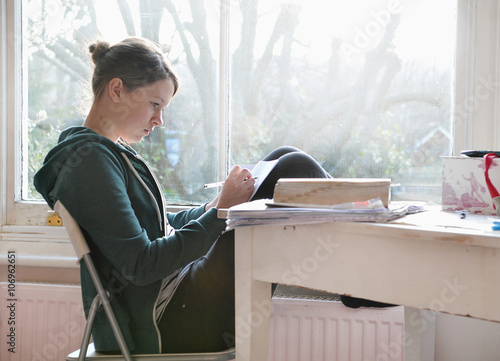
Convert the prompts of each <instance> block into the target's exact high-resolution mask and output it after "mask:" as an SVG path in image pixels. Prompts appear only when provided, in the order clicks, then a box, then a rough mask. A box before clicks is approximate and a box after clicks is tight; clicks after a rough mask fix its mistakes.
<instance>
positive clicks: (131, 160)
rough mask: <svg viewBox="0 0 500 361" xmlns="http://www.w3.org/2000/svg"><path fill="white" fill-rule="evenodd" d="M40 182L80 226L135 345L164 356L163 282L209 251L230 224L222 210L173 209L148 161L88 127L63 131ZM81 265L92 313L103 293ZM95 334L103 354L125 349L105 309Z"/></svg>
mask: <svg viewBox="0 0 500 361" xmlns="http://www.w3.org/2000/svg"><path fill="white" fill-rule="evenodd" d="M34 183H35V187H36V189H37V190H38V192H40V193H41V194H42V196H43V197H44V198H45V200H46V201H47V203H48V205H49V206H50V207H51V208H53V207H54V203H55V202H56V201H57V200H60V201H61V203H62V204H63V205H64V206H65V207H66V208H67V209H68V211H69V213H70V214H71V215H72V216H73V218H74V219H75V220H76V222H77V223H78V224H79V225H80V228H81V229H82V232H83V234H84V235H85V238H86V240H87V242H88V244H89V247H90V249H91V255H92V258H93V260H94V263H95V265H96V268H97V270H98V272H99V274H100V277H101V279H102V281H103V283H104V286H105V288H106V289H108V290H109V291H110V292H111V293H112V294H113V295H114V296H113V298H112V306H113V309H114V311H115V314H116V316H117V319H118V322H119V324H120V327H121V329H122V332H123V333H124V335H125V338H126V341H127V344H128V346H129V348H130V350H132V352H134V353H160V352H161V337H160V334H159V331H158V328H157V325H156V315H155V313H156V311H155V306H156V303H157V298H158V294H159V291H160V286H161V284H162V280H163V279H165V278H167V277H169V276H170V275H173V274H175V273H176V272H178V271H179V270H181V269H183V268H185V267H186V266H188V265H189V264H190V263H191V262H192V261H194V260H196V259H198V258H200V257H202V256H203V255H205V254H206V253H207V251H208V250H209V249H210V247H211V246H212V245H213V243H214V242H215V240H216V239H217V238H218V236H219V235H220V234H221V233H222V232H223V230H224V228H225V221H224V220H222V219H218V218H217V210H216V209H211V210H209V211H207V212H205V209H204V206H201V207H197V208H193V209H190V210H187V211H183V212H179V213H175V214H171V213H167V212H166V211H165V204H164V200H163V194H162V192H161V189H160V187H159V186H158V183H157V181H156V178H155V177H154V175H153V173H152V171H151V170H150V168H149V167H148V166H147V164H146V162H145V161H144V160H142V158H140V156H138V154H137V153H136V152H135V151H134V150H133V149H132V148H130V147H129V146H127V145H122V144H119V143H114V142H112V141H111V140H109V139H107V138H105V137H103V136H101V135H99V134H97V133H96V132H94V131H93V130H91V129H89V128H85V127H72V128H69V129H66V130H64V131H63V132H62V133H61V136H60V138H59V141H58V144H57V145H56V146H55V147H54V148H53V149H52V150H51V151H50V152H49V153H48V154H47V157H46V158H45V161H44V164H43V167H42V168H41V169H40V170H39V171H38V172H37V174H36V175H35V179H34ZM173 229H175V231H173ZM80 269H81V286H82V297H83V305H84V309H85V313H86V315H88V310H89V308H90V305H91V303H92V300H93V299H94V297H95V295H96V290H95V288H94V286H93V284H92V281H91V279H90V275H89V274H88V271H87V268H86V267H85V265H84V264H83V263H82V264H81V267H80ZM92 335H93V340H94V344H95V347H96V349H97V350H98V351H112V350H119V347H118V344H117V343H116V341H115V339H114V336H113V332H112V330H111V327H110V325H109V322H108V320H107V318H106V315H105V314H104V311H102V310H101V311H99V312H98V314H97V316H96V320H95V323H94V327H93V333H92Z"/></svg>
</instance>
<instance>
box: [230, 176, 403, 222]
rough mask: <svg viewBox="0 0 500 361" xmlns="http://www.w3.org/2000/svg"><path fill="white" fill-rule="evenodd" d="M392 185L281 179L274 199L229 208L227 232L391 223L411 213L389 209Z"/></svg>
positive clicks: (386, 181)
mask: <svg viewBox="0 0 500 361" xmlns="http://www.w3.org/2000/svg"><path fill="white" fill-rule="evenodd" d="M390 183H391V182H390V179H345V178H344V179H280V180H279V181H278V183H277V184H276V187H275V191H274V199H272V200H270V199H267V200H266V199H265V200H258V201H253V202H249V203H244V204H241V205H238V206H235V207H231V208H229V211H228V213H227V229H228V230H229V229H234V228H236V227H241V226H252V225H264V224H278V225H291V224H305V223H321V222H331V221H342V222H379V223H383V222H387V221H389V220H391V219H394V218H397V217H400V216H402V215H405V214H406V213H407V211H408V207H407V206H406V205H400V206H398V207H391V208H389V207H388V206H389V202H390Z"/></svg>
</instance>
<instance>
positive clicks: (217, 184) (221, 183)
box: [203, 182, 224, 189]
mask: <svg viewBox="0 0 500 361" xmlns="http://www.w3.org/2000/svg"><path fill="white" fill-rule="evenodd" d="M223 185H224V182H214V183H207V184H205V185H204V186H203V187H204V188H205V189H207V188H215V187H222V186H223Z"/></svg>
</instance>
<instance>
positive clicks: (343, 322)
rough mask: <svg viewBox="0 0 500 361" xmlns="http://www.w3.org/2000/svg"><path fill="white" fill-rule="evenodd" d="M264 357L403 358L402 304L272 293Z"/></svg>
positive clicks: (307, 360)
mask: <svg viewBox="0 0 500 361" xmlns="http://www.w3.org/2000/svg"><path fill="white" fill-rule="evenodd" d="M271 312H272V313H271V330H270V345H269V361H403V360H404V333H403V332H404V307H391V308H385V309H377V308H359V309H350V308H347V307H345V306H344V305H342V303H340V302H333V301H316V300H300V299H299V300H298V299H285V298H275V299H273V303H272V311H271Z"/></svg>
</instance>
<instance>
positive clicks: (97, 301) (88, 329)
mask: <svg viewBox="0 0 500 361" xmlns="http://www.w3.org/2000/svg"><path fill="white" fill-rule="evenodd" d="M100 305H101V298H100V297H99V295H97V296H95V298H94V300H93V301H92V305H91V306H90V310H89V315H88V319H87V325H86V326H85V330H84V332H83V339H82V345H81V347H80V355H78V361H85V356H86V355H87V349H88V347H89V342H90V335H91V334H92V326H93V325H94V320H95V315H96V313H97V310H98V308H99V306H100Z"/></svg>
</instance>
